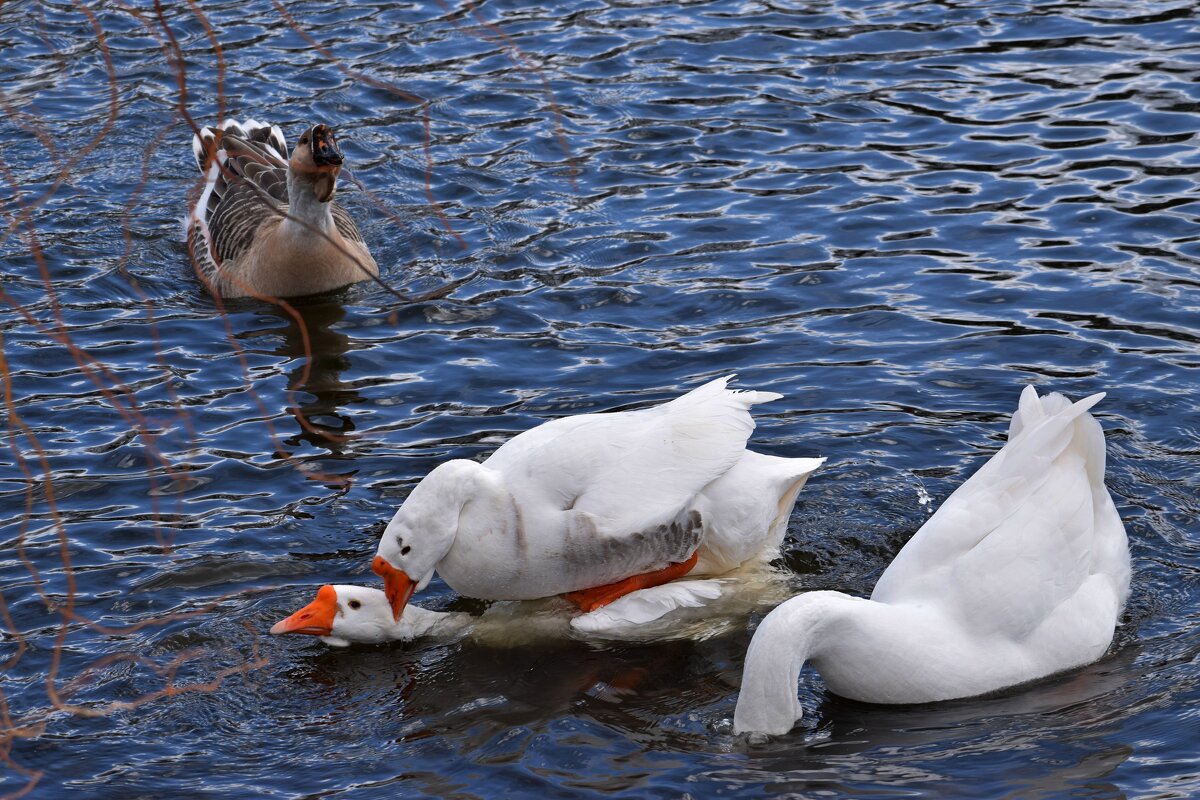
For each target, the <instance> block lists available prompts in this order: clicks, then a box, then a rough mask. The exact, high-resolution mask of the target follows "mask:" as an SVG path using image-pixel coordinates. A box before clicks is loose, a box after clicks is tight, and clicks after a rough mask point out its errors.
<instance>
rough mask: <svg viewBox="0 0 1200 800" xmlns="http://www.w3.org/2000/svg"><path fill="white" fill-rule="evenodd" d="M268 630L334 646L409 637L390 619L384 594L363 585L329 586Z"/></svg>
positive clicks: (388, 606)
mask: <svg viewBox="0 0 1200 800" xmlns="http://www.w3.org/2000/svg"><path fill="white" fill-rule="evenodd" d="M271 633H272V634H275V635H280V634H284V633H303V634H308V635H309V636H317V637H320V639H321V641H323V642H325V643H326V644H330V645H333V646H335V647H346V646H347V645H349V644H351V643H352V642H357V643H361V644H378V643H380V642H391V641H397V640H403V639H409V638H412V636H411V635H410V633H409V632H407V631H406V630H404V629H401V628H400V627H399V626H397V624H396V621H395V620H394V619H393V618H392V606H391V604H390V603H389V602H388V599H387V595H385V594H384V593H383V592H381V591H379V590H378V589H371V588H368V587H366V586H331V585H329V584H326V585H324V586H322V587H321V588H320V589H319V590H318V591H317V597H316V599H314V600H313V601H312V602H311V603H309V604H308V605H306V606H305V607H304V608H302V609H300V610H299V611H297V612H296V613H294V614H292V615H291V616H289V617H287V618H286V619H282V620H280V621H279V622H276V623H275V625H274V626H272V627H271Z"/></svg>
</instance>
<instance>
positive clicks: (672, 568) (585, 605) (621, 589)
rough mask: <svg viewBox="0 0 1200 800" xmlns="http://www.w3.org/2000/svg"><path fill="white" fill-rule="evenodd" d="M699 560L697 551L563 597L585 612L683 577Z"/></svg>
mask: <svg viewBox="0 0 1200 800" xmlns="http://www.w3.org/2000/svg"><path fill="white" fill-rule="evenodd" d="M699 560H700V552H699V551H696V552H695V553H692V556H691V558H689V559H688V560H687V561H679V562H676V563H674V564H668V565H667V566H665V567H663V568H662V569H660V570H655V571H654V572H644V573H642V574H641V575H634V576H632V577H629V578H625V579H624V580H620V581H616V582H614V583H606V584H604V585H603V586H594V587H592V588H591V589H580V590H579V591H577V592H568V593H566V594H564V595H563V597H564V598H566V599H567V600H568V601H569V602H572V603H574V604H575V605H577V606H579V610H580V611H583V612H585V613H586V612H588V611H595V610H596V609H597V608H603V607H604V606H606V605H608V604H609V603H611V602H613V601H614V600H617V599H619V598H621V597H624V596H625V595H627V594H629V593H630V592H636V591H637V590H638V589H649V588H650V587H651V586H661V585H663V584H664V583H670V582H671V581H673V580H675V579H676V578H682V577H683V576H684V575H687V574H688V573H689V572H691V571H692V567H694V566H696V562H697V561H699Z"/></svg>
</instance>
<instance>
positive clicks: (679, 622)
mask: <svg viewBox="0 0 1200 800" xmlns="http://www.w3.org/2000/svg"><path fill="white" fill-rule="evenodd" d="M720 583H721V582H720V581H717V580H689V581H677V582H674V583H668V584H664V585H662V586H654V587H651V588H648V589H642V590H640V591H637V592H633V593H632V594H628V595H625V596H624V597H622V598H619V599H618V600H615V601H614V602H613V603H612V604H610V605H607V606H605V607H604V608H601V609H598V610H596V611H593V612H591V613H589V614H578V613H572V611H571V610H570V609H569V607H568V606H567V605H566V604H565V603H563V602H562V601H561V600H550V601H543V602H538V601H533V602H520V601H518V602H507V603H506V602H499V603H494V604H493V605H492V606H490V607H489V608H488V609H487V610H486V611H485V612H484V613H483V614H482V615H481V616H474V615H471V614H465V613H462V612H459V611H433V610H431V609H427V608H421V607H420V606H415V605H410V606H408V607H407V608H406V609H405V611H404V616H402V617H401V618H400V619H395V617H394V616H393V615H392V606H391V603H389V602H388V599H387V595H385V594H384V593H383V592H381V591H380V590H379V589H372V588H370V587H367V586H350V585H338V586H331V585H325V586H322V587H321V588H320V590H319V591H318V592H317V596H316V599H314V600H313V601H312V602H311V603H309V604H308V605H306V606H305V607H304V608H301V609H300V610H299V611H297V612H295V613H294V614H292V615H290V616H288V617H287V618H286V619H282V620H280V621H279V622H277V623H275V625H273V626H272V627H271V631H270V632H271V633H272V634H274V635H280V634H286V633H298V634H307V635H309V636H316V637H318V638H320V639H321V641H323V642H324V643H325V644H328V645H331V646H333V647H347V646H349V645H351V644H384V643H388V642H411V641H413V640H414V639H424V638H432V639H441V640H446V639H458V638H461V637H465V636H470V637H471V638H473V639H475V640H476V641H480V642H483V643H489V644H494V645H497V646H501V647H515V646H518V645H520V644H525V643H531V642H536V641H545V640H562V639H566V638H572V637H573V638H581V639H589V640H596V639H609V640H614V639H615V640H624V641H629V640H633V641H662V640H663V639H665V638H676V637H684V638H686V637H688V636H692V635H705V634H708V633H709V632H710V630H711V628H710V627H709V626H700V625H692V624H690V623H694V622H696V621H697V619H696V617H697V616H702V615H704V614H705V613H706V611H693V609H698V608H702V607H703V606H704V605H705V603H706V601H708V600H713V599H715V598H717V597H718V596H720V594H721V587H720V585H719V584H720ZM668 615H669V616H668ZM647 622H653V623H655V624H654V625H650V626H648V625H647V624H646V623H647Z"/></svg>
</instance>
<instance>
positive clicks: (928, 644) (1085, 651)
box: [734, 387, 1130, 733]
mask: <svg viewBox="0 0 1200 800" xmlns="http://www.w3.org/2000/svg"><path fill="white" fill-rule="evenodd" d="M1102 397H1103V394H1097V395H1092V396H1091V397H1088V398H1086V399H1084V400H1081V401H1079V402H1077V403H1075V404H1073V405H1072V404H1071V403H1070V402H1069V401H1067V400H1066V399H1065V398H1064V397H1062V396H1061V395H1057V394H1052V395H1049V396H1047V397H1039V396H1038V395H1037V392H1036V391H1035V390H1034V389H1033V387H1026V389H1025V390H1024V391H1023V392H1022V394H1021V399H1020V405H1019V408H1018V410H1017V412H1016V413H1015V414H1014V415H1013V418H1012V423H1011V425H1010V428H1009V440H1008V443H1007V444H1006V445H1005V446H1004V447H1003V448H1002V449H1001V450H1000V452H998V453H997V454H996V455H995V456H993V457H992V458H991V459H990V460H989V461H988V462H987V463H986V464H984V466H983V467H982V468H981V469H980V470H979V471H978V472H976V473H975V474H974V475H973V476H972V477H971V478H970V479H969V480H967V481H966V482H965V483H964V484H963V485H962V486H961V487H959V488H958V490H957V491H955V492H954V493H953V494H952V495H951V496H950V497H949V498H947V500H946V502H945V503H943V504H942V506H941V508H939V509H938V511H937V512H936V513H935V514H934V515H933V516H932V517H931V518H930V519H929V521H928V522H926V523H925V525H924V526H922V528H921V529H920V530H919V531H917V533H916V534H915V535H914V536H913V538H912V540H911V541H909V542H908V544H906V545H905V546H904V548H903V549H902V550H901V551H900V553H899V554H898V555H897V556H896V558H895V560H894V561H893V562H892V564H891V565H890V566H889V567H888V569H887V570H886V571H885V572H884V574H883V575H882V576H881V577H880V579H879V582H878V583H877V584H876V586H875V591H874V592H873V593H872V595H871V599H870V600H864V599H861V598H854V597H850V596H847V595H844V594H841V593H838V592H810V593H808V594H802V595H799V596H797V597H794V598H792V599H791V600H789V601H787V602H785V603H783V604H782V605H780V606H779V607H778V608H776V609H775V610H774V611H772V612H771V613H770V614H768V615H767V617H766V618H765V619H764V620H763V621H762V624H761V625H760V626H759V628H758V630H757V631H756V632H755V634H754V639H753V640H752V642H751V644H750V649H749V651H748V653H747V656H746V667H745V672H744V675H743V681H742V689H741V694H740V696H739V697H738V704H737V710H736V712H735V716H734V727H735V729H736V730H738V731H759V732H763V733H785V732H787V731H788V730H789V729H790V728H791V727H792V726H793V725H794V724H795V721H796V720H797V719H799V718H800V715H801V708H800V705H799V702H798V699H797V696H796V682H797V679H798V676H799V672H800V667H801V666H802V665H803V663H804V662H805V660H809V661H811V662H812V664H813V666H814V667H815V668H816V669H817V671H818V672H820V674H821V676H822V678H824V680H825V684H826V686H827V687H828V688H829V689H830V691H832V692H834V693H836V694H839V695H842V696H845V697H849V698H852V699H855V700H861V701H866V702H873V703H918V702H929V701H935V700H947V699H950V698H956V697H970V696H975V695H979V694H984V693H987V692H991V691H995V690H997V689H1001V688H1004V687H1007V686H1013V685H1016V684H1020V683H1024V682H1026V681H1030V680H1034V679H1037V678H1041V677H1044V676H1047V675H1051V674H1054V673H1056V672H1061V671H1063V670H1067V669H1070V668H1072V667H1077V666H1081V665H1083V664H1087V663H1090V662H1092V661H1095V660H1096V659H1098V658H1100V656H1102V655H1103V654H1104V652H1105V650H1107V648H1108V646H1109V644H1110V643H1111V641H1112V637H1113V632H1114V629H1115V627H1116V624H1117V619H1118V617H1119V615H1120V613H1121V609H1122V607H1123V606H1124V603H1125V599H1126V597H1127V596H1128V592H1129V577H1130V566H1129V549H1128V542H1127V540H1126V536H1125V528H1124V526H1123V525H1122V524H1121V519H1120V517H1119V516H1118V514H1117V511H1116V508H1115V507H1114V505H1113V502H1112V498H1111V497H1110V496H1109V494H1108V491H1107V490H1106V489H1105V487H1104V434H1103V431H1102V430H1101V429H1100V425H1099V423H1097V422H1096V420H1095V419H1094V418H1092V416H1091V415H1090V414H1089V413H1087V410H1088V409H1089V408H1091V406H1093V405H1094V404H1095V403H1096V402H1098V401H1099V400H1100V399H1101V398H1102Z"/></svg>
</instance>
